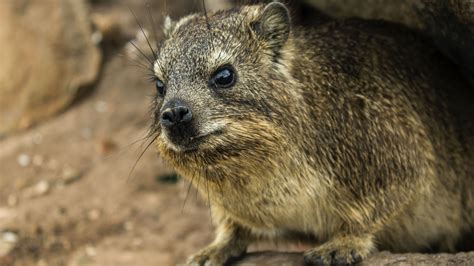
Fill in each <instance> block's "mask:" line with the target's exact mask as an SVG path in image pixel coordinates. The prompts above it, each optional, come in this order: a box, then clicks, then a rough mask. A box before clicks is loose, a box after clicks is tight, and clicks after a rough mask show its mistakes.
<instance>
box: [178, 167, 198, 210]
mask: <svg viewBox="0 0 474 266" xmlns="http://www.w3.org/2000/svg"><path fill="white" fill-rule="evenodd" d="M195 176H196V175H193V177H192V178H191V182H189V186H188V190H187V191H186V197H185V198H184V202H183V206H182V207H181V213H183V210H184V206H185V205H186V202H187V201H188V196H189V191H191V186H192V185H193V181H194V177H195Z"/></svg>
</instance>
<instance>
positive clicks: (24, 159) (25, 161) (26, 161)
mask: <svg viewBox="0 0 474 266" xmlns="http://www.w3.org/2000/svg"><path fill="white" fill-rule="evenodd" d="M16 161H17V162H18V164H19V165H20V166H21V167H27V166H28V165H30V163H31V158H30V156H29V155H28V154H25V153H22V154H20V155H18V157H17V158H16Z"/></svg>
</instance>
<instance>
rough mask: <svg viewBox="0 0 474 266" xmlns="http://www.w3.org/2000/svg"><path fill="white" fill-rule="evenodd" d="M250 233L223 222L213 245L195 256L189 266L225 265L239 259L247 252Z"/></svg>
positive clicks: (227, 221)
mask: <svg viewBox="0 0 474 266" xmlns="http://www.w3.org/2000/svg"><path fill="white" fill-rule="evenodd" d="M249 242H250V233H249V231H248V230H246V229H244V228H242V227H241V226H239V225H237V224H235V223H233V222H232V221H229V220H228V219H225V220H223V221H222V222H221V223H220V224H219V225H218V227H217V231H216V238H215V240H214V242H212V244H210V245H209V246H207V247H206V248H204V249H202V250H201V251H199V252H198V253H196V254H194V255H193V256H191V257H190V258H189V259H188V262H187V264H188V265H193V266H195V265H196V266H198V265H199V266H201V265H205V266H216V265H223V264H224V263H225V262H226V261H228V260H229V259H230V258H231V257H239V256H241V255H243V254H244V253H245V252H246V251H247V246H248V244H249Z"/></svg>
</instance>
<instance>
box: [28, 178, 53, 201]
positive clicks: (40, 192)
mask: <svg viewBox="0 0 474 266" xmlns="http://www.w3.org/2000/svg"><path fill="white" fill-rule="evenodd" d="M50 188H51V186H50V185H49V182H48V181H46V180H42V181H40V182H38V183H36V185H34V186H32V187H28V188H26V189H25V191H23V196H24V197H25V198H37V197H40V196H44V195H46V194H48V193H49V191H50Z"/></svg>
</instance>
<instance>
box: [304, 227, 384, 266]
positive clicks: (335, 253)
mask: <svg viewBox="0 0 474 266" xmlns="http://www.w3.org/2000/svg"><path fill="white" fill-rule="evenodd" d="M374 249H375V247H374V243H373V240H372V236H371V235H350V234H347V235H344V234H341V235H338V236H335V237H333V238H332V239H331V240H329V241H328V242H326V243H324V244H322V245H321V246H318V247H316V248H313V249H310V250H308V251H306V252H305V253H304V261H305V264H306V265H353V264H357V263H359V262H361V261H362V259H363V258H365V257H367V255H369V254H370V253H371V252H372V251H374Z"/></svg>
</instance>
